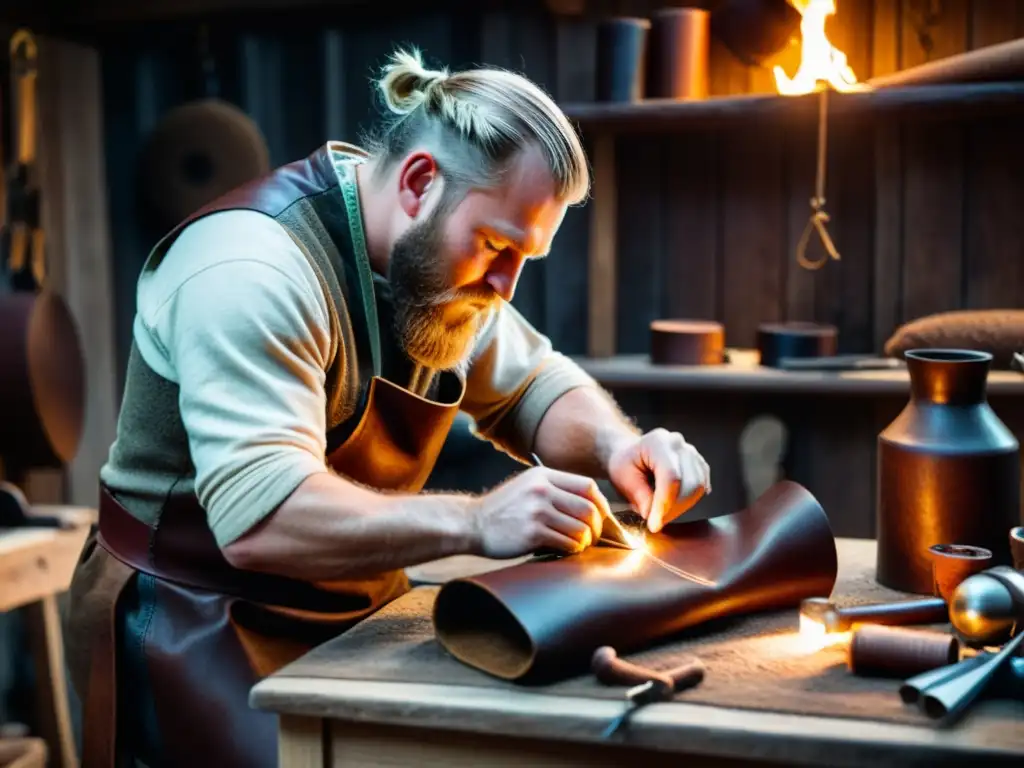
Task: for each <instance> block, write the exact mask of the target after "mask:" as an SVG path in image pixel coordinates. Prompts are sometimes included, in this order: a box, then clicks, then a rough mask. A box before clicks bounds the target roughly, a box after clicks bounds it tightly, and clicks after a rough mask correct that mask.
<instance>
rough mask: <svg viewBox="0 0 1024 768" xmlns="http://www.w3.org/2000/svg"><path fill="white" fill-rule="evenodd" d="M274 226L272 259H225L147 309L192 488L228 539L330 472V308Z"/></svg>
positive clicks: (220, 537)
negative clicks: (183, 434)
mask: <svg viewBox="0 0 1024 768" xmlns="http://www.w3.org/2000/svg"><path fill="white" fill-rule="evenodd" d="M271 225H272V226H275V227H276V226H277V225H276V224H273V222H271ZM270 235H271V236H272V238H271V239H272V242H270V243H264V245H263V250H264V254H266V253H271V256H267V255H264V256H263V258H261V259H256V258H246V257H244V256H242V255H239V257H237V258H230V257H229V258H223V259H221V260H220V262H219V263H216V264H214V265H211V266H208V267H206V268H204V269H201V270H200V271H198V272H196V273H194V274H191V275H189V276H188V278H187V279H185V280H183V281H181V282H180V283H179V284H177V285H175V286H174V289H173V291H170V292H169V294H168V296H167V298H166V300H165V301H164V302H163V303H162V304H161V306H160V307H159V309H158V310H156V311H153V312H151V313H150V314H149V320H150V321H151V323H152V328H151V330H152V331H153V333H152V337H153V338H154V339H155V340H158V342H159V343H160V345H161V346H162V347H163V349H162V350H160V351H161V352H162V353H163V354H164V355H165V357H166V360H167V363H168V364H169V367H170V369H171V371H170V374H171V375H170V377H171V378H173V380H175V381H176V382H177V384H178V387H179V407H180V412H181V418H182V422H183V423H184V426H185V429H186V431H187V433H188V441H189V450H190V452H191V456H192V461H193V464H194V465H195V472H196V479H195V491H196V495H197V496H198V498H199V501H200V503H201V504H202V506H203V507H204V508H205V509H206V512H207V516H208V519H209V524H210V527H211V529H212V530H213V533H214V536H215V538H216V540H217V542H218V543H219V544H220V545H221V546H225V545H227V544H229V543H231V542H232V541H234V540H235V539H237V538H238V537H239V536H241V535H242V534H244V533H245V532H246V531H248V530H249V529H250V528H252V526H254V525H256V524H257V523H258V522H260V521H261V520H262V519H264V518H265V517H266V516H267V515H268V514H270V513H271V512H273V511H274V510H275V509H276V508H277V507H278V506H279V505H280V504H281V503H282V502H283V501H284V500H285V499H286V498H287V497H288V496H289V495H290V494H291V493H292V492H293V491H294V490H295V489H296V488H297V487H298V486H299V485H300V484H301V483H302V482H303V480H305V479H306V478H308V477H309V476H311V475H313V474H316V473H320V472H325V471H327V467H326V463H325V457H324V454H325V449H326V446H325V438H324V432H325V428H324V427H325V419H326V415H325V389H324V388H325V378H326V376H325V370H326V368H327V362H328V358H329V356H330V355H331V340H330V333H329V329H330V325H329V320H328V316H327V310H326V305H325V304H324V300H323V296H322V294H321V295H317V291H316V289H315V288H314V287H313V286H312V285H310V283H309V281H308V280H306V279H304V276H303V273H302V272H301V271H297V270H291V269H287V268H285V267H286V266H287V265H288V264H289V262H290V260H291V259H292V256H293V254H291V253H289V252H288V251H289V250H290V249H294V248H295V247H296V246H295V245H294V244H293V243H292V242H291V241H290V239H289V238H287V236H285V235H283V232H282V233H277V232H273V231H271V232H270ZM239 239H243V238H239ZM274 248H279V249H281V250H282V253H281V254H280V257H279V258H276V262H277V263H275V261H274V260H272V256H273V253H272V252H273V249H274ZM301 258H302V256H301V253H299V254H298V255H297V256H296V258H295V260H292V261H291V262H290V263H299V261H298V260H300V259H301ZM296 272H297V273H296Z"/></svg>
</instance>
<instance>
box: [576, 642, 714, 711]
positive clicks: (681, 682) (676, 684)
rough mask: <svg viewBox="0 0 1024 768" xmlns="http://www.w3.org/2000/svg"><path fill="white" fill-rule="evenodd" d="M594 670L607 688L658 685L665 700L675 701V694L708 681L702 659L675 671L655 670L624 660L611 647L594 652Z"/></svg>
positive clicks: (607, 646)
mask: <svg viewBox="0 0 1024 768" xmlns="http://www.w3.org/2000/svg"><path fill="white" fill-rule="evenodd" d="M591 667H592V669H593V671H594V676H595V677H597V679H598V680H599V681H600V682H602V683H604V684H605V685H626V686H634V685H642V684H643V683H647V682H654V683H655V685H656V686H657V687H658V689H659V693H660V694H661V695H662V696H664V697H665V698H671V696H672V694H673V693H676V692H677V691H681V690H683V689H685V688H690V687H692V686H694V685H697V684H698V683H700V682H701V681H702V680H703V679H704V664H703V663H701V661H700V659H697V658H693V659H688V660H687V661H686V662H685V663H683V664H680V665H679V666H677V667H673V668H672V669H666V670H654V669H648V668H646V667H641V666H639V665H637V664H632V663H630V662H628V661H625V660H623V659H620V658H619V656H618V654H617V653H616V652H615V649H614V648H612V647H611V646H609V645H604V646H601V647H600V648H598V649H597V650H596V651H594V656H593V658H592V659H591Z"/></svg>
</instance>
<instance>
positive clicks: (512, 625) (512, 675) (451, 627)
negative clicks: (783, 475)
mask: <svg viewBox="0 0 1024 768" xmlns="http://www.w3.org/2000/svg"><path fill="white" fill-rule="evenodd" d="M652 555H653V557H652ZM837 571H838V560H837V555H836V546H835V538H834V536H833V534H832V529H831V527H830V525H829V522H828V518H827V517H826V516H825V512H824V510H823V509H822V508H821V505H820V504H819V503H818V501H817V500H816V499H815V498H814V496H813V495H812V494H811V493H810V492H809V491H808V490H807V489H805V488H804V487H802V486H800V485H798V484H797V483H794V482H791V481H788V480H786V481H782V482H780V483H777V484H775V485H774V486H772V487H771V488H769V489H768V491H766V492H765V493H764V494H763V495H762V496H761V497H760V498H758V499H757V500H756V501H755V502H754V503H753V504H752V505H751V506H750V507H748V508H747V509H745V510H742V511H740V512H736V513H733V514H731V515H725V516H722V517H718V518H713V519H710V520H699V521H695V522H692V523H676V524H672V525H669V526H666V527H665V528H664V529H663V530H662V532H660V533H657V534H650V533H648V534H647V548H646V551H632V552H630V551H625V550H621V549H616V548H611V547H604V546H596V547H591V548H589V549H587V550H585V551H584V552H582V553H580V554H578V555H571V556H568V557H562V558H558V559H551V560H534V561H530V562H526V563H522V564H519V565H515V566H512V567H510V568H505V569H502V570H498V571H491V572H489V573H484V574H480V575H478V576H473V577H468V578H462V579H456V580H453V581H450V582H448V583H447V584H445V585H444V586H443V587H442V588H441V590H440V592H439V593H438V596H437V601H436V603H435V605H434V615H433V621H434V629H435V632H436V634H437V638H438V640H439V642H440V643H441V644H442V645H443V646H444V647H445V649H446V650H447V651H448V652H449V653H451V654H452V655H453V656H454V657H455V658H457V659H459V660H460V661H462V662H463V663H465V664H468V665H469V666H472V667H476V668H477V669H480V670H482V671H484V672H487V673H489V674H491V675H494V676H495V677H500V678H503V679H506V680H514V681H518V682H522V683H543V682H551V681H553V680H557V679H565V678H569V677H572V676H573V675H576V674H582V673H584V672H586V670H587V667H588V665H589V662H590V657H591V654H592V653H593V652H594V650H595V649H597V648H598V647H599V646H602V645H611V646H613V647H614V648H615V649H616V650H617V651H618V652H620V653H629V652H631V651H634V650H638V649H640V648H643V647H645V646H648V645H650V644H652V643H655V642H657V641H659V640H662V639H664V638H667V637H669V636H671V635H673V634H675V633H678V632H680V631H681V630H683V629H686V628H688V627H693V626H695V625H698V624H703V623H704V622H707V621H710V620H712V619H718V618H725V617H729V616H735V615H739V614H744V613H750V612H756V611H763V610H773V609H782V608H790V607H796V606H798V605H799V604H800V601H801V600H803V599H804V598H807V597H828V596H830V595H831V593H832V589H833V587H834V586H835V581H836V575H837ZM684 573H685V574H689V576H687V575H683V574H684Z"/></svg>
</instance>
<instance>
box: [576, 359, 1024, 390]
mask: <svg viewBox="0 0 1024 768" xmlns="http://www.w3.org/2000/svg"><path fill="white" fill-rule="evenodd" d="M744 358H745V359H744V360H743V361H742V362H739V363H730V364H726V365H697V366H683V365H681V366H665V365H652V364H651V361H650V358H649V357H647V356H646V355H635V356H626V355H623V356H617V357H608V358H588V357H580V358H576V362H577V363H578V364H579V365H581V366H582V367H583V369H584V370H585V371H586V372H587V373H589V374H590V375H591V376H593V377H594V378H595V379H596V380H597V381H598V383H600V384H602V385H603V386H606V387H608V388H610V389H652V390H653V389H658V390H672V391H674V392H684V391H687V392H730V393H733V392H736V393H742V392H746V393H759V394H777V395H807V394H815V395H843V396H854V395H862V396H886V395H891V396H900V397H905V396H907V395H908V394H909V391H910V378H909V376H908V374H907V372H906V370H904V369H896V370H888V371H848V372H842V373H835V372H809V371H799V372H797V371H782V370H778V369H775V368H762V367H761V366H760V365H757V364H756V363H751V362H749V358H747V357H746V356H744ZM988 393H989V394H990V395H1024V375H1022V374H1020V373H1016V372H1014V371H992V372H991V373H990V374H989V377H988Z"/></svg>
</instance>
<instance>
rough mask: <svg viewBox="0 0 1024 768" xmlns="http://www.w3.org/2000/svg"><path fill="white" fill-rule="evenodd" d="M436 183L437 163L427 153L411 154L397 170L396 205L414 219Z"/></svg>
mask: <svg viewBox="0 0 1024 768" xmlns="http://www.w3.org/2000/svg"><path fill="white" fill-rule="evenodd" d="M437 183H438V168H437V162H436V161H435V160H434V157H433V155H431V154H430V153H429V152H422V151H420V152H413V153H411V154H410V155H409V156H408V157H406V158H405V160H404V161H402V164H401V166H399V168H398V204H399V205H400V206H402V210H403V211H405V214H406V215H407V216H408V217H409V218H410V219H415V218H416V217H417V216H418V215H419V213H420V211H421V210H422V209H423V206H424V205H425V204H426V200H427V192H428V190H429V189H430V188H431V186H433V185H435V184H437Z"/></svg>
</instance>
